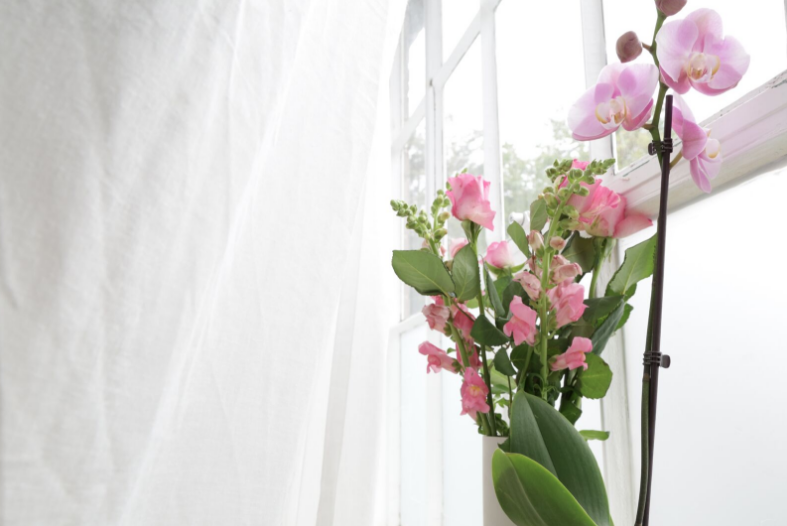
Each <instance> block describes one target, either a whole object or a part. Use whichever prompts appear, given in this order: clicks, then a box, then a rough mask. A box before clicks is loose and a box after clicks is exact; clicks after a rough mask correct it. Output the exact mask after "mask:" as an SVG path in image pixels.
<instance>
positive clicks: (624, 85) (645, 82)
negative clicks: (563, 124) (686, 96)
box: [568, 64, 659, 141]
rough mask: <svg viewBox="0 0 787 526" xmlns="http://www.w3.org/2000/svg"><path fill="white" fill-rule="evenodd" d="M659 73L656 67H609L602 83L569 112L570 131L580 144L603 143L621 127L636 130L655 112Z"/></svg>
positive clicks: (591, 89)
mask: <svg viewBox="0 0 787 526" xmlns="http://www.w3.org/2000/svg"><path fill="white" fill-rule="evenodd" d="M658 81H659V71H658V69H657V68H656V66H654V65H652V64H609V65H608V66H605V67H604V69H602V70H601V74H600V75H599V77H598V83H597V84H596V85H595V86H594V87H592V88H590V89H589V90H588V91H586V92H585V94H584V95H582V96H581V97H580V98H579V100H578V101H577V102H575V103H574V105H573V106H572V107H571V109H570V110H569V112H568V127H569V128H570V129H571V132H572V134H573V136H574V138H575V139H576V140H578V141H591V140H593V139H600V138H601V137H606V136H607V135H610V134H612V133H614V132H615V131H616V130H617V129H618V128H619V127H620V126H623V128H624V129H626V130H628V131H632V130H636V129H637V128H639V127H641V126H642V125H643V124H645V122H646V121H647V120H648V119H649V118H650V116H651V113H652V112H653V91H654V90H655V89H656V85H657V84H658Z"/></svg>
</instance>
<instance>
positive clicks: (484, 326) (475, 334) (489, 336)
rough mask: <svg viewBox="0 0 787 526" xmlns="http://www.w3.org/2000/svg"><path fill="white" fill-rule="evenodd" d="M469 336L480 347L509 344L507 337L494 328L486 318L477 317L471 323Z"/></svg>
mask: <svg viewBox="0 0 787 526" xmlns="http://www.w3.org/2000/svg"><path fill="white" fill-rule="evenodd" d="M470 336H471V337H472V338H473V339H474V340H475V341H476V342H477V343H480V344H481V345H487V346H489V347H493V346H496V345H505V344H506V343H508V342H509V339H508V336H506V335H505V334H503V332H502V331H501V330H500V329H498V328H497V327H495V325H494V324H493V323H492V322H491V321H489V318H487V317H486V316H483V315H481V316H478V318H476V320H475V322H474V323H473V328H472V329H471V330H470Z"/></svg>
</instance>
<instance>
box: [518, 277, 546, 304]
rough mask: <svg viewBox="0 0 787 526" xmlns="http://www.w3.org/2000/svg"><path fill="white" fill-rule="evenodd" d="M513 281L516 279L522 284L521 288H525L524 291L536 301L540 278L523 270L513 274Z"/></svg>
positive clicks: (539, 291) (539, 295)
mask: <svg viewBox="0 0 787 526" xmlns="http://www.w3.org/2000/svg"><path fill="white" fill-rule="evenodd" d="M514 281H518V282H519V283H520V284H521V285H522V288H523V289H525V292H527V295H528V296H530V299H532V300H533V301H538V298H540V297H541V280H540V279H538V276H536V275H535V274H531V273H530V272H528V271H527V270H523V271H522V272H520V273H519V274H516V275H514Z"/></svg>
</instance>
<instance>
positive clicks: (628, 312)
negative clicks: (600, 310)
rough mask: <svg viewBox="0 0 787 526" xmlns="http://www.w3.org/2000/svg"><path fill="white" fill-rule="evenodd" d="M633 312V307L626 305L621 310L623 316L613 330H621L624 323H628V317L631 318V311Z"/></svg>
mask: <svg viewBox="0 0 787 526" xmlns="http://www.w3.org/2000/svg"><path fill="white" fill-rule="evenodd" d="M633 310H634V307H632V306H631V305H630V304H628V303H626V306H625V307H624V308H623V316H622V317H621V318H620V321H619V322H618V326H617V327H616V328H615V330H618V329H622V328H623V326H624V325H625V324H626V322H627V321H629V316H631V311H633Z"/></svg>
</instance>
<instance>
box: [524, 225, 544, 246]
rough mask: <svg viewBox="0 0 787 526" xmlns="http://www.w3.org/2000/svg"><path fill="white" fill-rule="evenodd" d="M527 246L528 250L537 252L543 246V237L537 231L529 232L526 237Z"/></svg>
mask: <svg viewBox="0 0 787 526" xmlns="http://www.w3.org/2000/svg"><path fill="white" fill-rule="evenodd" d="M527 244H528V245H530V248H532V249H533V250H538V249H539V248H541V247H543V246H544V236H542V235H541V232H539V231H538V230H531V231H530V233H529V234H528V235H527Z"/></svg>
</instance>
